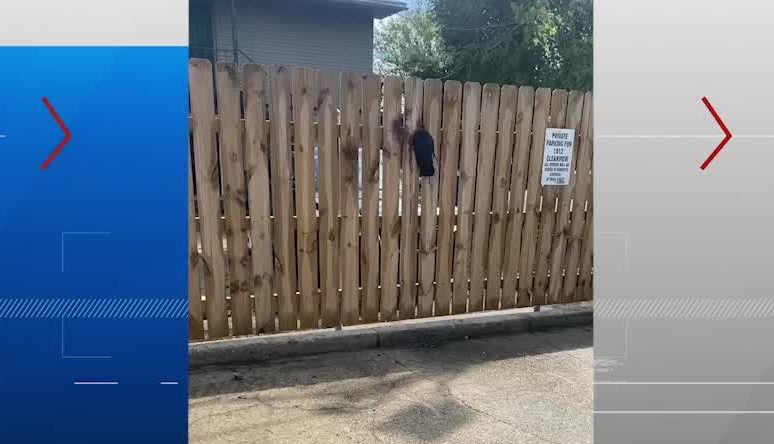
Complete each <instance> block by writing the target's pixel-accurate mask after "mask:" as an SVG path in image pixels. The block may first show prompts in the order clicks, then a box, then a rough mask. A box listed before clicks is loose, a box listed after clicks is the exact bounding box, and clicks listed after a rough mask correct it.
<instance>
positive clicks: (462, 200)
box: [189, 59, 594, 339]
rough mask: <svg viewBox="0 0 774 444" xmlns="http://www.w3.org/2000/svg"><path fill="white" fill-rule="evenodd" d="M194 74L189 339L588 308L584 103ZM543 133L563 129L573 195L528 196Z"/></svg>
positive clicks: (551, 189) (565, 97) (193, 69)
mask: <svg viewBox="0 0 774 444" xmlns="http://www.w3.org/2000/svg"><path fill="white" fill-rule="evenodd" d="M189 70H190V71H189V72H190V107H191V120H190V121H191V125H190V126H191V138H190V141H191V144H192V145H191V150H190V156H191V158H190V163H191V168H190V169H189V171H190V172H189V181H190V182H191V183H190V186H189V190H190V196H189V197H190V200H191V202H190V211H189V233H190V234H189V243H190V278H189V286H190V290H189V299H190V335H191V338H192V339H202V338H204V337H205V333H206V337H208V338H211V339H214V338H223V337H227V336H229V335H249V334H255V333H270V332H276V331H288V330H297V329H312V328H325V327H331V326H336V325H345V326H346V325H353V324H359V323H370V322H378V321H392V320H398V319H407V318H415V317H429V316H440V315H448V314H458V313H466V312H475V311H481V310H497V309H506V308H512V307H527V306H532V305H545V304H556V303H567V302H575V301H583V300H589V299H591V297H592V280H591V274H592V245H593V240H592V226H593V211H594V210H593V202H592V175H591V165H592V152H593V146H592V143H593V138H592V131H593V129H592V96H591V93H582V92H578V91H570V92H567V91H564V90H558V89H557V90H552V89H549V88H538V89H534V88H532V87H528V86H522V87H516V86H510V85H506V86H502V87H501V86H499V85H494V84H486V85H483V87H482V86H481V85H480V84H478V83H473V82H468V83H465V84H464V85H463V84H461V83H460V82H457V81H446V82H441V81H440V80H432V79H430V80H420V79H414V78H408V79H402V78H397V77H384V78H382V77H380V76H377V75H374V74H365V75H362V74H352V73H327V72H317V71H314V70H309V69H301V68H293V69H290V68H286V67H282V66H272V67H264V66H259V65H246V66H244V67H243V69H242V72H241V73H240V72H239V70H238V69H236V68H235V66H234V65H232V64H218V65H217V66H216V67H215V69H214V70H213V67H212V66H211V65H210V63H209V62H208V61H207V60H202V59H192V60H191V61H190V65H189ZM420 123H421V124H423V125H424V127H425V128H426V129H427V130H428V131H429V132H430V134H432V136H433V138H434V139H435V140H436V156H437V168H436V175H435V176H434V177H429V178H427V177H423V178H420V177H418V172H417V167H416V163H415V159H414V155H413V152H412V151H411V147H410V135H411V134H412V132H413V131H414V129H415V128H417V126H418V125H419V124H420ZM546 128H572V129H575V135H576V140H575V148H574V155H573V160H572V162H573V165H574V167H575V172H574V173H573V174H572V176H571V181H570V185H568V186H541V171H542V162H543V147H544V143H545V132H546Z"/></svg>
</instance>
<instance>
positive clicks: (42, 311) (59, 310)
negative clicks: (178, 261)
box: [0, 299, 188, 319]
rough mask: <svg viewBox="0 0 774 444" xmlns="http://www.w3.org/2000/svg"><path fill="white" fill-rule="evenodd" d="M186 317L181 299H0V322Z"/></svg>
mask: <svg viewBox="0 0 774 444" xmlns="http://www.w3.org/2000/svg"><path fill="white" fill-rule="evenodd" d="M185 317H188V301H187V300H184V299H0V319H59V318H69V319H146V318H147V319H164V318H166V319H169V318H185Z"/></svg>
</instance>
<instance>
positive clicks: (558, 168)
mask: <svg viewBox="0 0 774 444" xmlns="http://www.w3.org/2000/svg"><path fill="white" fill-rule="evenodd" d="M574 144H575V130H573V129H560V128H546V145H545V149H544V150H543V178H542V179H541V182H540V183H541V185H569V184H570V176H571V175H572V148H573V145H574Z"/></svg>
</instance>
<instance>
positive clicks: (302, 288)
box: [292, 68, 320, 329]
mask: <svg viewBox="0 0 774 444" xmlns="http://www.w3.org/2000/svg"><path fill="white" fill-rule="evenodd" d="M292 78H293V129H294V134H295V137H294V140H293V161H294V174H293V177H294V179H295V181H294V185H295V186H294V191H295V197H296V255H297V258H298V284H299V293H300V294H299V298H298V317H299V321H300V324H301V328H302V329H307V328H317V322H318V321H317V320H318V317H319V304H320V303H319V297H318V293H317V288H318V287H317V273H318V269H317V211H316V209H315V192H314V134H313V127H312V122H313V117H314V116H313V113H314V106H315V104H316V100H317V91H316V87H317V73H316V72H315V71H312V70H310V69H304V68H294V69H293V71H292Z"/></svg>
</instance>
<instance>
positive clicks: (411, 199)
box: [400, 78, 424, 319]
mask: <svg viewBox="0 0 774 444" xmlns="http://www.w3.org/2000/svg"><path fill="white" fill-rule="evenodd" d="M404 85H405V116H404V125H405V126H404V128H403V135H402V138H403V140H404V143H403V147H402V151H403V159H402V167H401V170H402V171H401V173H402V174H401V184H402V188H401V199H402V200H401V204H402V206H401V208H402V212H401V232H400V318H401V319H411V318H413V317H415V316H416V300H417V242H418V239H417V237H418V230H419V224H418V215H417V209H418V187H419V169H418V168H417V164H416V160H415V158H414V150H413V147H412V146H411V140H410V135H411V134H412V133H413V132H414V130H415V129H416V128H417V125H418V124H419V123H420V122H421V121H422V95H423V93H424V89H423V82H422V80H420V79H413V78H408V79H406V80H405V82H404Z"/></svg>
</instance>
